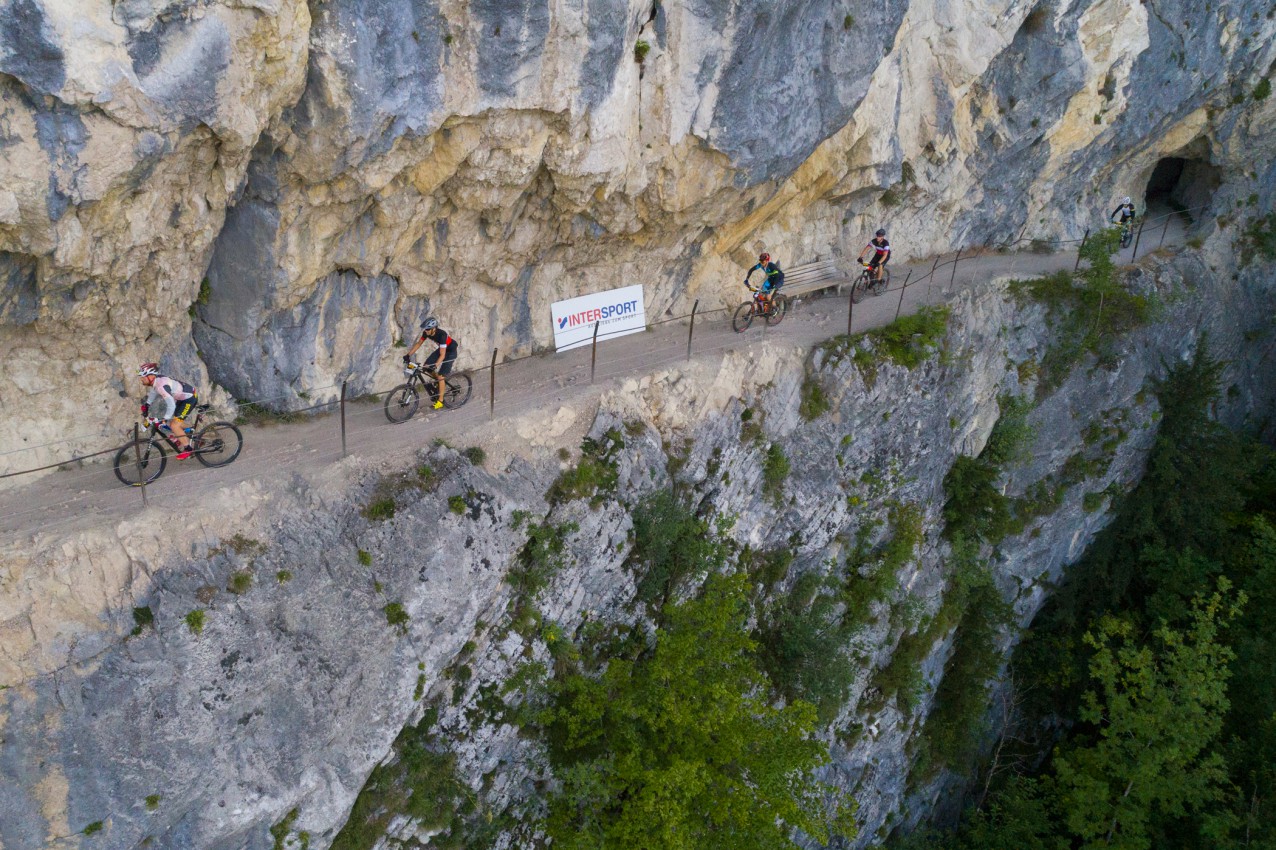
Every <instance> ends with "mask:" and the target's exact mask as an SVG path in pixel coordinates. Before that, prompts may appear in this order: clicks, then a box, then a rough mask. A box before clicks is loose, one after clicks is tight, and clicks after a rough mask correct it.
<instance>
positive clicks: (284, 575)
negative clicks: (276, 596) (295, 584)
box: [275, 570, 292, 584]
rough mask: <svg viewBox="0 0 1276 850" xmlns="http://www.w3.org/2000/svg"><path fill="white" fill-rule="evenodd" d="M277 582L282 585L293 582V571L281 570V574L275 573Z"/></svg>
mask: <svg viewBox="0 0 1276 850" xmlns="http://www.w3.org/2000/svg"><path fill="white" fill-rule="evenodd" d="M275 581H277V582H279V583H280V584H283V583H284V582H288V581H292V570H280V571H279V572H277V573H275Z"/></svg>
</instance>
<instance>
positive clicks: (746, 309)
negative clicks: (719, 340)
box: [731, 301, 753, 334]
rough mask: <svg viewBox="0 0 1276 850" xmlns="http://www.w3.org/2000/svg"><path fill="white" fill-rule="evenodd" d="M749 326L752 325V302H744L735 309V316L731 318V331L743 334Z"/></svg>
mask: <svg viewBox="0 0 1276 850" xmlns="http://www.w3.org/2000/svg"><path fill="white" fill-rule="evenodd" d="M751 324H753V302H752V301H746V302H744V303H743V304H741V305H740V306H739V307H737V308H735V315H734V316H732V317H731V330H733V331H735V332H736V333H738V334H739V333H744V332H745V331H747V330H748V329H749V325H751Z"/></svg>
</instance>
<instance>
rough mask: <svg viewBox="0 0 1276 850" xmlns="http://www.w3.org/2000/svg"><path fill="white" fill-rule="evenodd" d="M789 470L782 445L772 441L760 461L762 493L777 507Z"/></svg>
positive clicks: (781, 499) (781, 500)
mask: <svg viewBox="0 0 1276 850" xmlns="http://www.w3.org/2000/svg"><path fill="white" fill-rule="evenodd" d="M789 470H790V465H789V458H788V456H787V455H786V454H785V453H784V447H783V446H781V445H780V444H779V443H778V442H776V443H772V444H771V445H770V446H769V447H768V448H767V450H766V457H765V458H764V459H763V461H762V493H763V495H765V496H766V497H767V498H768V499H770V500H771V503H772V504H773V505H775V506H776V507H777V508H778V507H779V506H780V504H781V503H782V502H783V500H784V482H785V481H787V480H788V478H789Z"/></svg>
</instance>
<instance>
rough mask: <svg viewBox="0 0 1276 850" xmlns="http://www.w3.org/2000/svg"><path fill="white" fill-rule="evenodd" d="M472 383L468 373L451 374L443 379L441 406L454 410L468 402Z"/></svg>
mask: <svg viewBox="0 0 1276 850" xmlns="http://www.w3.org/2000/svg"><path fill="white" fill-rule="evenodd" d="M472 392H474V382H473V381H471V380H470V375H469V373H468V372H453V373H452V374H451V375H448V376H447V377H445V378H444V379H443V406H444V407H446V408H448V409H449V410H455V409H456V408H458V407H460V406H461V405H463V404H465V403H466V402H467V401H469V400H470V393H472Z"/></svg>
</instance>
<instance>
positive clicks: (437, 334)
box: [403, 316, 460, 410]
mask: <svg viewBox="0 0 1276 850" xmlns="http://www.w3.org/2000/svg"><path fill="white" fill-rule="evenodd" d="M426 342H432V343H434V344H435V345H437V346H438V348H436V349H435V350H434V353H433V354H431V355H430V356H429V357H427V358H426V360H425V364H424V365H425V368H426V369H427V370H428V371H430V372H434V373H435V374H436V375H437V376H438V379H439V397H438V398H436V399H435V400H434V409H435V410H439V409H440V408H442V407H443V390H444V378H445V377H446V376H447V375H449V374H451V372H452V364H453V363H454V362H456V352H457V351H458V350H459V348H460V346H459V345H458V344H457V342H456V340H454V339H452V337H450V336H448V332H447V331H445V330H443V328H441V327H439V320H438V319H436V318H434V317H433V316H430V317H429V318H427V319H426V320H425V321H424V322H422V323H421V338H420V339H418V340H417V341H416V344H414V345H413V346H412V347H411V348H409V349H408V353H407V354H405V355H403V362H404V363H411V362H412V355H413V354H414V353H415V352H416V350H417V349H418V348H420V347H421V346H422V345H423V344H425V343H426Z"/></svg>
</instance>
